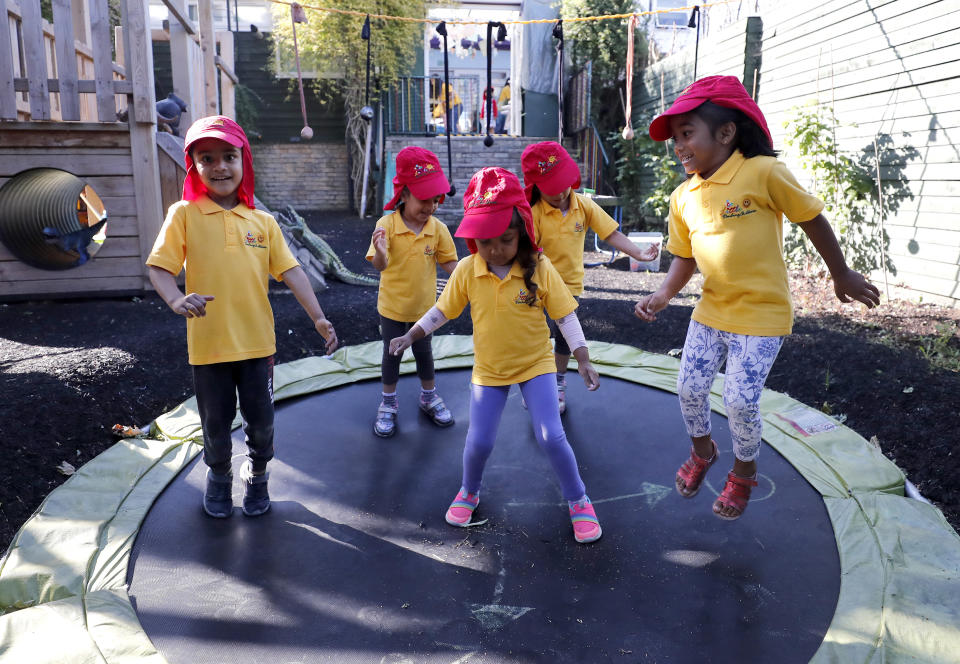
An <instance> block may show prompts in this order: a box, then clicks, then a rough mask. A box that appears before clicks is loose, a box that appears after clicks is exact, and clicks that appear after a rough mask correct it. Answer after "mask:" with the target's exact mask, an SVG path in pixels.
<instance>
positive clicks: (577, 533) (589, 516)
mask: <svg viewBox="0 0 960 664" xmlns="http://www.w3.org/2000/svg"><path fill="white" fill-rule="evenodd" d="M569 505H570V521H571V522H572V523H573V538H574V539H575V540H577V542H579V543H580V544H587V543H589V542H596V541H597V540H598V539H600V535H601V534H602V533H603V531H602V530H600V521H599V520H598V519H597V513H596V512H595V511H594V510H593V504H592V503H591V502H590V499H589V498H587V497H586V496H584V497H583V498H581V499H580V500H578V501H577V502H571V503H569Z"/></svg>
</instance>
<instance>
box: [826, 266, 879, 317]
mask: <svg viewBox="0 0 960 664" xmlns="http://www.w3.org/2000/svg"><path fill="white" fill-rule="evenodd" d="M833 292H834V293H836V294H837V298H838V299H839V300H840V301H841V302H853V301H854V300H856V301H857V302H863V303H864V304H865V305H867V309H873V308H874V307H875V306H877V305H879V304H880V289H879V288H877V287H876V286H874V285H873V284H871V283H870V282H869V281H867V280H866V278H865V277H864V276H863V275H862V274H860V273H859V272H857V271H856V270H851V269H849V268H847V271H846V272H844V273H843V274H841V275H840V276H839V277H834V278H833Z"/></svg>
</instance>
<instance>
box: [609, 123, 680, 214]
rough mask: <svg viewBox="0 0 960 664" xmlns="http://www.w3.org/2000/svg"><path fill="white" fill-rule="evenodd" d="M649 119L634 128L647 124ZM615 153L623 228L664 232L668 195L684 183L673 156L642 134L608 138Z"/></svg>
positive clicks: (668, 203)
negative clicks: (613, 146)
mask: <svg viewBox="0 0 960 664" xmlns="http://www.w3.org/2000/svg"><path fill="white" fill-rule="evenodd" d="M649 120H650V119H649V118H644V119H641V121H640V122H639V123H638V125H637V126H639V127H646V126H647V125H649V124H650V123H649ZM610 140H611V141H613V142H614V145H615V149H616V151H617V155H618V156H617V161H616V166H617V185H618V188H619V191H620V198H621V199H622V201H623V228H624V230H625V231H629V230H663V231H666V218H667V214H668V212H669V211H670V194H671V193H673V190H674V189H676V188H677V187H678V186H679V185H680V183H681V182H683V177H684V176H683V172H682V171H681V170H680V168H679V165H678V163H677V160H676V157H674V155H673V153H672V151H670V150H669V149H668V148H667V146H666V144H664V143H662V142H658V141H654V140H653V139H652V138H650V136H649V135H648V134H647V133H646V132H645V131H638V132H636V134H635V135H634V137H633V138H632V139H631V140H629V141H628V140H625V139H624V138H623V136H622V135H621V134H620V132H617V133H614V134H611V135H610Z"/></svg>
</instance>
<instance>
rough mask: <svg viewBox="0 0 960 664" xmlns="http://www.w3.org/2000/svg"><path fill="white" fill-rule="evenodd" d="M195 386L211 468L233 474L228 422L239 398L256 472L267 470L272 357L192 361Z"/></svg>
mask: <svg viewBox="0 0 960 664" xmlns="http://www.w3.org/2000/svg"><path fill="white" fill-rule="evenodd" d="M193 385H194V389H195V390H196V392H197V408H198V410H199V411H200V425H201V426H202V427H203V460H204V462H205V463H206V464H207V465H208V466H209V467H210V469H211V470H213V472H215V473H218V474H221V475H225V474H228V473H230V458H231V456H232V453H233V444H232V442H231V440H230V425H231V423H232V422H233V418H234V416H235V415H236V412H237V397H238V396H239V401H240V415H241V417H242V418H243V432H244V434H246V442H247V447H248V448H249V456H250V461H251V463H252V464H253V472H254V473H259V472H262V471H264V470H266V468H267V462H268V461H270V459H272V458H273V356H272V355H271V356H270V357H259V358H255V359H251V360H240V361H238V362H220V363H217V364H200V365H194V367H193Z"/></svg>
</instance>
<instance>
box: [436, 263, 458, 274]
mask: <svg viewBox="0 0 960 664" xmlns="http://www.w3.org/2000/svg"><path fill="white" fill-rule="evenodd" d="M440 267H441V269H442V270H443V271H444V272H446V273H447V274H453V268H455V267H457V261H447V262H446V263H440Z"/></svg>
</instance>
